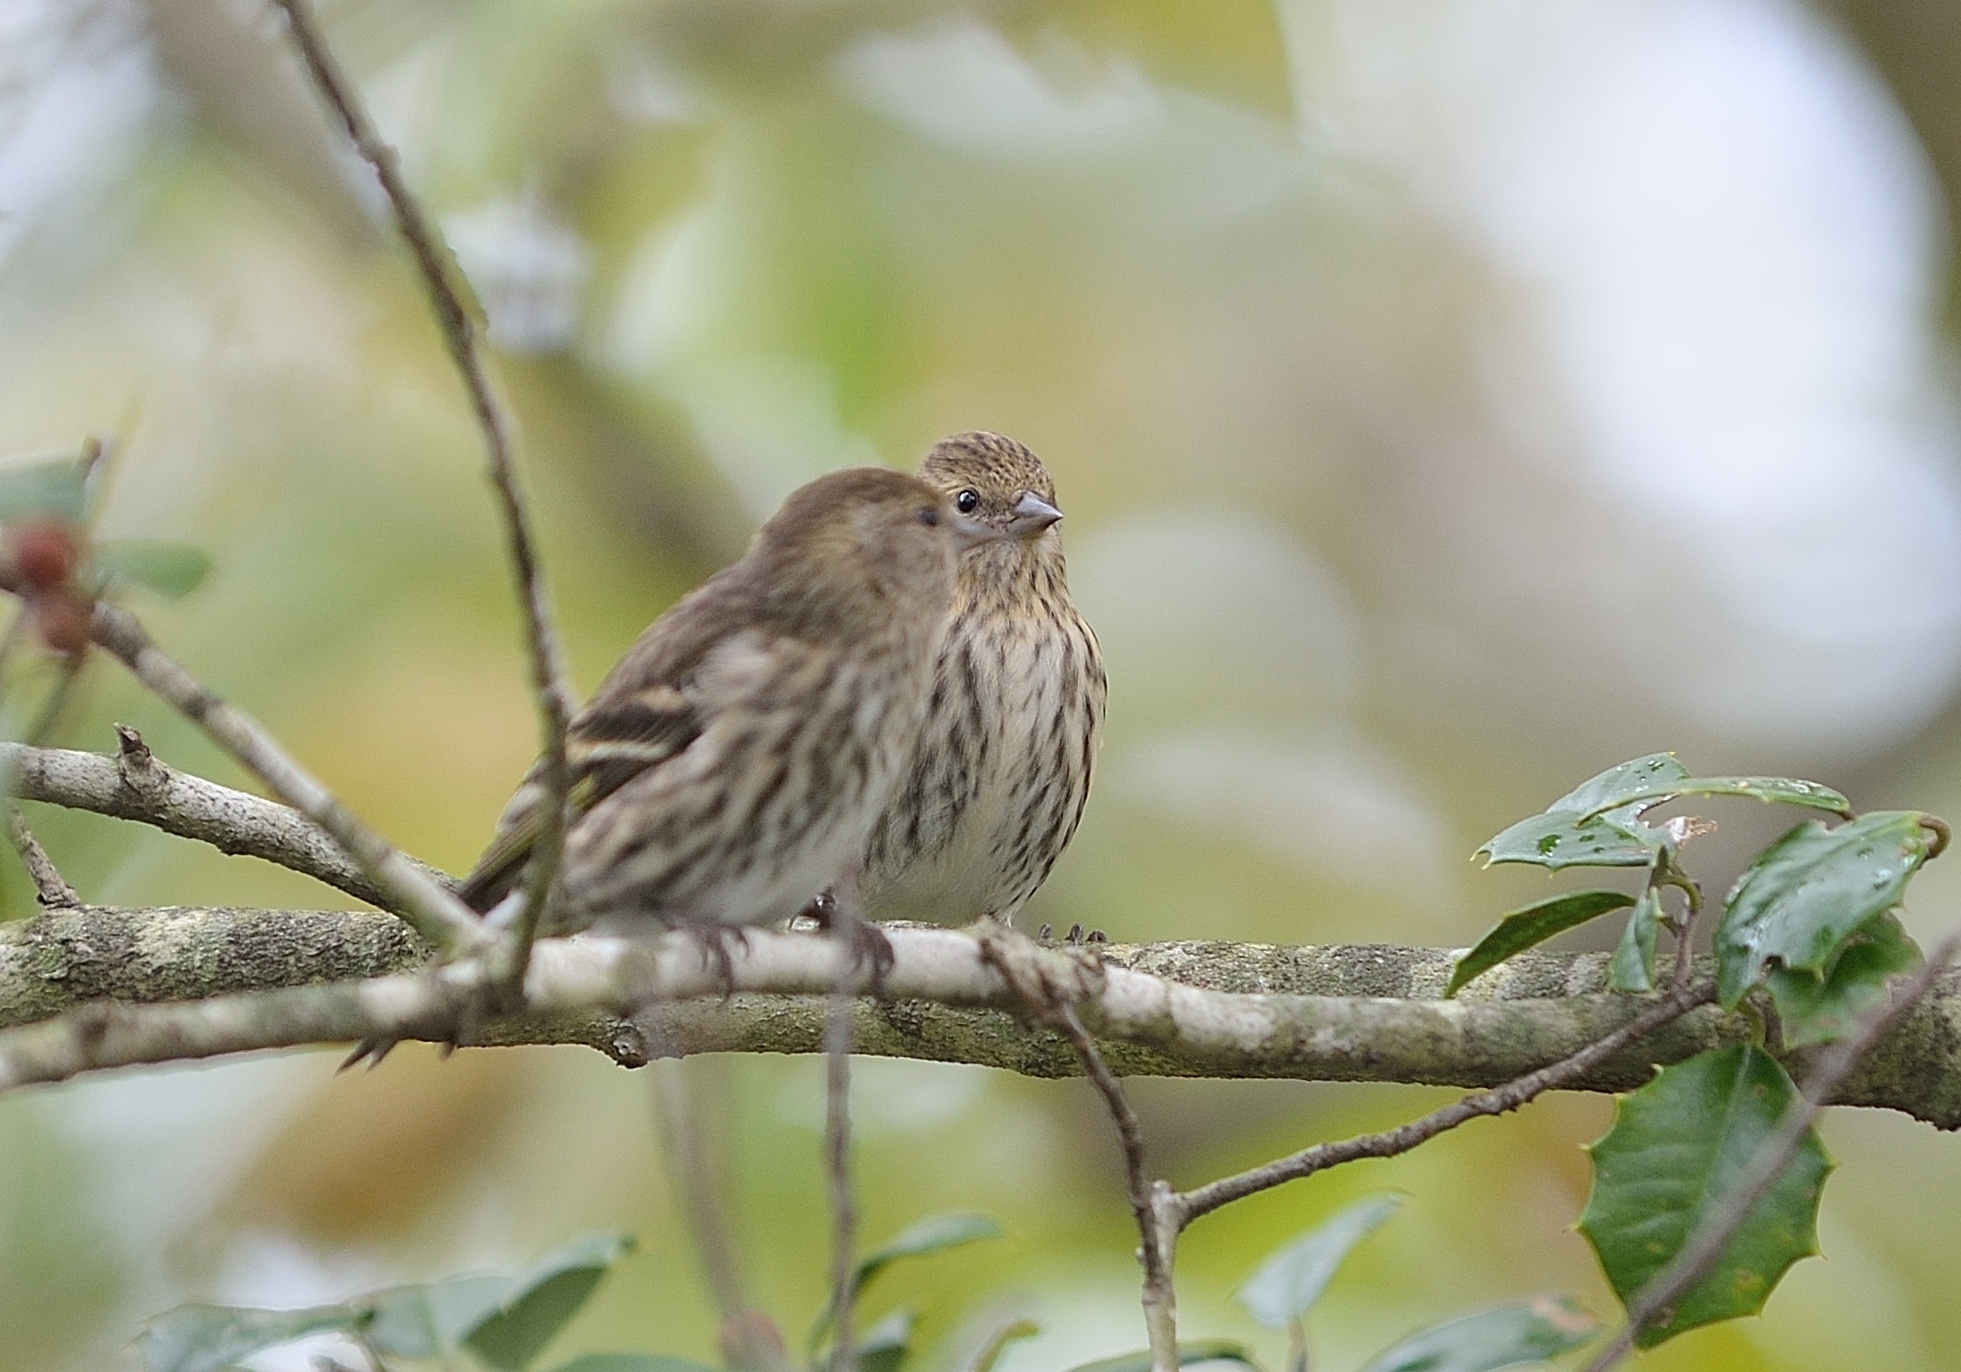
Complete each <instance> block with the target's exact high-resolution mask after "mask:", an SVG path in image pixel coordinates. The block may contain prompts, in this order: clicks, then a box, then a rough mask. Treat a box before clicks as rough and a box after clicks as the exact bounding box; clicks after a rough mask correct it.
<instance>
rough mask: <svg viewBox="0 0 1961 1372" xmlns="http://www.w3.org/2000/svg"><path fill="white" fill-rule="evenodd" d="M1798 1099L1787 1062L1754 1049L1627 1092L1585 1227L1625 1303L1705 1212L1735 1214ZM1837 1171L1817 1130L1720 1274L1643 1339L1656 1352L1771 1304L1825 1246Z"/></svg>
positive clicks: (1599, 1148) (1598, 1168) (1704, 1281)
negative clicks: (1824, 1223) (1742, 1182)
mask: <svg viewBox="0 0 1961 1372" xmlns="http://www.w3.org/2000/svg"><path fill="white" fill-rule="evenodd" d="M1797 1099H1798V1090H1797V1087H1796V1086H1795V1085H1793V1084H1792V1082H1791V1079H1790V1077H1789V1076H1788V1075H1786V1073H1785V1071H1784V1069H1783V1068H1782V1067H1781V1066H1779V1065H1778V1063H1777V1060H1776V1059H1775V1058H1773V1057H1771V1056H1770V1055H1769V1054H1768V1053H1766V1052H1764V1051H1763V1050H1762V1049H1761V1048H1757V1047H1755V1046H1754V1045H1749V1044H1739V1045H1736V1046H1734V1047H1730V1048H1719V1049H1714V1050H1712V1051H1710V1052H1707V1053H1702V1054H1699V1055H1697V1056H1696V1057H1693V1058H1690V1059H1689V1060H1688V1061H1687V1062H1682V1063H1678V1064H1676V1065H1675V1066H1672V1067H1664V1068H1662V1069H1661V1071H1660V1072H1659V1073H1657V1074H1656V1076H1655V1079H1654V1080H1653V1081H1651V1082H1649V1083H1648V1084H1647V1085H1646V1086H1644V1087H1642V1088H1641V1089H1640V1090H1638V1091H1633V1092H1630V1093H1629V1094H1627V1095H1625V1096H1622V1097H1621V1098H1620V1099H1619V1101H1618V1102H1617V1103H1616V1106H1615V1114H1614V1126H1613V1128H1612V1129H1610V1130H1609V1131H1608V1132H1607V1134H1606V1136H1605V1137H1604V1138H1602V1139H1600V1140H1599V1142H1597V1143H1595V1144H1593V1145H1592V1146H1591V1147H1590V1148H1589V1149H1588V1150H1587V1151H1588V1152H1589V1153H1590V1154H1591V1155H1592V1160H1593V1190H1592V1193H1591V1194H1590V1195H1589V1196H1588V1197H1587V1205H1586V1212H1585V1213H1584V1214H1583V1215H1581V1216H1580V1232H1581V1233H1582V1234H1584V1235H1586V1238H1587V1242H1589V1243H1591V1244H1592V1245H1593V1249H1594V1252H1595V1253H1596V1254H1597V1255H1598V1256H1599V1258H1600V1266H1601V1269H1602V1270H1603V1271H1604V1272H1605V1273H1606V1275H1607V1280H1608V1281H1609V1282H1610V1283H1611V1284H1612V1285H1613V1288H1614V1291H1615V1293H1616V1294H1617V1295H1618V1296H1619V1297H1620V1298H1621V1303H1622V1304H1623V1305H1625V1304H1626V1303H1627V1302H1628V1301H1629V1300H1631V1299H1633V1298H1634V1297H1635V1295H1636V1294H1637V1293H1638V1292H1639V1291H1640V1290H1641V1289H1642V1288H1643V1287H1644V1286H1646V1285H1647V1284H1648V1282H1650V1281H1651V1280H1653V1278H1654V1276H1655V1274H1656V1273H1658V1272H1659V1271H1661V1269H1662V1268H1663V1267H1665V1266H1667V1264H1668V1263H1669V1261H1670V1260H1671V1259H1673V1258H1674V1256H1675V1255H1676V1254H1677V1253H1678V1252H1680V1251H1681V1248H1682V1245H1683V1244H1684V1243H1685V1242H1686V1241H1687V1240H1688V1237H1689V1235H1690V1234H1691V1233H1692V1232H1694V1231H1695V1229H1696V1228H1697V1227H1698V1226H1699V1225H1700V1224H1701V1223H1702V1222H1703V1221H1704V1220H1705V1219H1708V1218H1709V1217H1710V1216H1712V1215H1715V1214H1718V1213H1721V1212H1723V1211H1724V1210H1725V1208H1726V1206H1727V1205H1728V1203H1729V1199H1730V1197H1731V1195H1732V1193H1733V1192H1734V1190H1735V1187H1736V1183H1737V1180H1738V1177H1739V1175H1740V1174H1741V1173H1742V1172H1743V1171H1744V1170H1745V1169H1746V1168H1747V1167H1748V1166H1749V1164H1750V1161H1751V1159H1752V1158H1754V1157H1755V1155H1756V1152H1757V1149H1758V1148H1759V1147H1760V1146H1762V1144H1763V1143H1764V1141H1765V1140H1766V1139H1767V1138H1769V1137H1770V1136H1771V1134H1772V1133H1773V1132H1775V1130H1776V1129H1777V1126H1778V1124H1779V1122H1780V1121H1781V1120H1782V1119H1783V1116H1784V1112H1785V1110H1786V1109H1787V1108H1789V1107H1790V1105H1791V1104H1792V1102H1794V1101H1796V1100H1797ZM1831 1167H1832V1163H1831V1159H1830V1158H1829V1157H1827V1156H1826V1154H1825V1149H1824V1146H1823V1145H1822V1144H1821V1143H1819V1141H1818V1136H1817V1134H1816V1132H1814V1131H1810V1130H1807V1131H1806V1133H1805V1136H1804V1139H1803V1141H1802V1143H1801V1144H1800V1146H1799V1148H1798V1150H1797V1152H1796V1153H1795V1154H1794V1155H1793V1156H1792V1158H1791V1160H1790V1161H1789V1163H1787V1164H1786V1165H1785V1167H1784V1170H1783V1171H1782V1172H1781V1173H1780V1174H1779V1175H1778V1177H1777V1179H1776V1180H1775V1181H1774V1182H1773V1183H1772V1184H1771V1186H1770V1188H1769V1190H1767V1191H1766V1192H1765V1193H1764V1194H1763V1195H1762V1196H1761V1197H1759V1198H1758V1200H1757V1202H1756V1204H1754V1205H1752V1206H1751V1207H1750V1209H1749V1211H1748V1212H1747V1213H1746V1214H1745V1216H1744V1218H1743V1221H1742V1223H1741V1224H1740V1225H1739V1226H1737V1229H1736V1232H1735V1233H1734V1234H1733V1235H1732V1236H1731V1237H1730V1240H1729V1242H1728V1243H1727V1244H1726V1245H1725V1246H1724V1248H1723V1251H1722V1253H1721V1254H1720V1255H1719V1256H1718V1257H1717V1258H1716V1260H1715V1261H1714V1262H1712V1263H1711V1264H1710V1265H1709V1270H1708V1271H1707V1272H1706V1273H1704V1274H1703V1276H1702V1277H1701V1278H1700V1279H1699V1280H1697V1281H1696V1282H1695V1284H1694V1285H1693V1286H1691V1287H1690V1288H1689V1289H1688V1290H1687V1291H1684V1292H1683V1293H1682V1295H1681V1297H1680V1298H1679V1299H1678V1300H1676V1301H1675V1303H1674V1304H1673V1305H1672V1306H1671V1307H1669V1308H1668V1309H1667V1310H1666V1311H1664V1312H1662V1314H1661V1315H1660V1316H1658V1317H1657V1318H1656V1319H1654V1320H1653V1321H1651V1322H1650V1323H1648V1324H1647V1325H1645V1326H1643V1327H1642V1328H1641V1329H1640V1330H1639V1331H1637V1333H1636V1337H1635V1341H1636V1343H1638V1344H1639V1345H1640V1346H1641V1347H1643V1348H1652V1347H1654V1346H1655V1345H1656V1344H1659V1343H1662V1342H1664V1341H1665V1340H1667V1339H1670V1338H1673V1337H1674V1336H1675V1335H1677V1334H1679V1333H1681V1332H1682V1331H1683V1330H1685V1329H1694V1328H1696V1327H1697V1326H1698V1325H1704V1324H1711V1323H1714V1322H1715V1321H1717V1320H1727V1319H1734V1318H1736V1317H1737V1316H1739V1315H1751V1314H1755V1313H1756V1312H1757V1311H1759V1310H1761V1309H1762V1308H1763V1304H1764V1301H1765V1300H1767V1299H1768V1298H1769V1296H1770V1293H1771V1290H1772V1288H1774V1287H1775V1286H1776V1285H1777V1282H1778V1280H1779V1279H1780V1278H1781V1277H1782V1276H1783V1275H1784V1272H1785V1270H1786V1269H1787V1268H1789V1267H1790V1265H1791V1264H1792V1263H1794V1262H1796V1261H1797V1260H1798V1259H1799V1258H1803V1257H1809V1256H1811V1255H1812V1254H1814V1253H1816V1252H1817V1251H1818V1236H1817V1228H1816V1224H1817V1217H1818V1197H1819V1194H1820V1192H1821V1190H1822V1188H1823V1186H1824V1182H1825V1175H1826V1173H1828V1172H1829V1171H1830V1170H1831Z"/></svg>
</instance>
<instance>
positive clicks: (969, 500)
mask: <svg viewBox="0 0 1961 1372" xmlns="http://www.w3.org/2000/svg"><path fill="white" fill-rule="evenodd" d="M953 508H954V509H956V510H958V511H960V513H961V514H972V513H973V512H974V511H975V510H978V509H979V508H980V492H979V491H962V492H961V493H960V494H959V495H956V496H955V497H954V498H953Z"/></svg>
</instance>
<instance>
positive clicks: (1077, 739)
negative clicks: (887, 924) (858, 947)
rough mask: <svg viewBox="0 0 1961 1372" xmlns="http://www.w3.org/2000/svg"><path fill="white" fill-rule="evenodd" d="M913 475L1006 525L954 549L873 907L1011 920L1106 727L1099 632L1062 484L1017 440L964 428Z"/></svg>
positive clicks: (867, 869) (985, 519) (1055, 848)
mask: <svg viewBox="0 0 1961 1372" xmlns="http://www.w3.org/2000/svg"><path fill="white" fill-rule="evenodd" d="M919 475H920V479H921V480H923V481H925V482H926V483H928V484H929V485H931V486H932V487H934V488H935V489H936V490H938V491H939V492H941V493H943V494H944V495H945V496H946V498H947V499H948V500H949V501H950V502H951V505H952V508H953V509H954V510H955V511H956V512H957V513H958V514H959V515H960V516H962V517H964V518H967V519H971V520H975V521H978V522H979V523H981V524H982V525H984V526H986V527H988V528H990V529H994V530H996V531H998V532H999V534H1000V535H1001V537H998V538H996V539H993V540H990V541H986V542H984V543H978V544H976V545H975V546H973V547H971V548H969V549H967V550H966V551H965V552H964V553H963V554H962V555H961V557H960V559H959V576H958V580H957V584H956V586H955V589H954V593H953V602H952V605H951V607H950V608H949V609H948V611H947V624H946V629H945V633H944V635H943V636H942V638H941V639H940V643H939V651H938V657H937V660H936V662H935V664H934V668H933V681H932V689H931V692H930V694H929V696H928V698H927V704H926V716H925V722H924V724H923V725H922V726H921V729H920V732H919V736H918V743H917V745H916V747H915V749H914V751H913V754H912V758H911V761H910V763H909V765H908V766H907V769H906V774H905V779H904V781H903V782H902V783H901V784H900V786H899V788H898V791H897V792H896V794H894V796H893V797H892V799H891V801H890V803H889V804H887V805H886V807H885V809H884V813H883V814H882V815H881V816H880V817H879V820H878V823H877V825H876V827H875V828H874V829H873V831H872V836H871V839H870V841H869V843H868V844H867V845H866V849H865V857H864V864H863V881H862V895H863V903H864V907H865V912H866V914H867V915H868V916H869V917H870V918H873V919H878V920H895V919H899V920H920V921H927V922H935V923H941V924H967V923H971V922H973V921H975V920H977V919H981V918H992V919H995V920H999V921H1001V922H1003V923H1007V924H1012V923H1013V922H1014V916H1015V915H1016V913H1017V912H1019V911H1020V910H1021V908H1022V906H1024V905H1025V904H1027V902H1028V899H1029V897H1030V896H1032V895H1034V894H1035V891H1036V889H1037V888H1038V887H1040V886H1041V884H1042V883H1043V882H1044V881H1046V880H1047V879H1048V875H1049V871H1050V869H1051V868H1053V867H1054V866H1055V861H1056V859H1057V858H1058V857H1060V856H1061V854H1062V850H1063V849H1064V848H1065V847H1067V846H1068V844H1069V840H1070V839H1071V837H1073V836H1074V834H1075V832H1076V826H1077V823H1078V821H1080V820H1081V818H1082V813H1083V805H1084V803H1085V801H1086V800H1087V799H1088V796H1089V786H1090V773H1091V771H1092V770H1093V768H1094V766H1095V762H1096V753H1097V749H1098V748H1099V747H1100V746H1101V743H1102V738H1103V712H1104V700H1105V695H1106V689H1107V688H1106V682H1105V678H1104V673H1103V656H1102V652H1101V650H1100V649H1099V648H1098V646H1097V642H1096V635H1095V633H1094V632H1092V631H1091V629H1090V627H1089V624H1088V623H1087V622H1086V621H1085V620H1084V619H1083V617H1082V615H1081V614H1079V613H1078V612H1077V610H1076V606H1075V603H1074V601H1072V600H1071V599H1070V597H1069V584H1068V581H1067V578H1066V575H1065V567H1064V560H1063V554H1062V536H1061V531H1060V530H1059V529H1057V528H1056V524H1057V523H1058V522H1059V521H1060V520H1061V519H1062V511H1061V510H1060V509H1058V508H1057V506H1056V504H1055V483H1054V481H1053V480H1052V479H1051V478H1050V476H1049V472H1048V469H1047V468H1046V467H1044V466H1043V465H1042V462H1041V459H1040V458H1038V457H1036V455H1035V454H1034V453H1033V452H1031V451H1029V449H1028V448H1026V447H1024V446H1023V445H1022V444H1020V443H1018V442H1016V441H1015V440H1014V439H1012V438H1007V437H1004V436H1002V435H1000V434H995V433H984V432H978V431H976V432H970V433H960V434H955V435H953V436H952V437H950V438H946V439H943V440H941V441H940V442H939V443H937V444H935V445H934V446H933V448H932V449H931V450H930V451H929V452H928V453H927V454H926V458H925V460H924V462H923V463H922V464H921V466H920V469H919Z"/></svg>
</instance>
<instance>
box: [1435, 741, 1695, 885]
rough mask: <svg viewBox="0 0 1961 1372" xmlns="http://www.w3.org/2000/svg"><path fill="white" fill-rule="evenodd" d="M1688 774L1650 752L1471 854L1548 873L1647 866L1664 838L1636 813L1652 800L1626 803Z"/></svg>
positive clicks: (1583, 784) (1668, 756) (1669, 758)
mask: <svg viewBox="0 0 1961 1372" xmlns="http://www.w3.org/2000/svg"><path fill="white" fill-rule="evenodd" d="M1688 775H1689V769H1688V768H1686V767H1684V766H1683V765H1682V764H1681V763H1679V762H1677V761H1676V760H1675V755H1674V754H1673V753H1650V754H1648V755H1647V756H1646V757H1637V758H1635V759H1633V760H1632V761H1629V762H1623V763H1621V764H1620V765H1619V766H1617V767H1609V768H1608V769H1607V770H1606V771H1604V772H1602V773H1601V774H1600V775H1599V776H1597V777H1592V778H1589V779H1588V780H1586V781H1583V782H1581V783H1580V784H1579V785H1578V786H1575V787H1574V788H1573V789H1572V790H1571V791H1568V792H1567V793H1566V794H1565V795H1563V796H1561V797H1560V798H1559V799H1558V800H1555V801H1554V802H1553V803H1552V804H1551V805H1549V806H1547V807H1546V809H1545V812H1544V813H1543V814H1537V815H1533V816H1532V817H1531V818H1530V819H1523V820H1520V821H1519V822H1518V823H1517V824H1514V825H1512V827H1511V828H1509V829H1507V830H1505V831H1504V832H1503V833H1501V834H1499V835H1497V836H1496V837H1495V838H1493V839H1491V840H1490V841H1489V842H1488V843H1486V844H1485V845H1484V846H1483V847H1482V848H1480V849H1478V850H1477V852H1476V853H1475V854H1473V856H1475V857H1482V858H1483V859H1484V862H1485V866H1487V867H1490V866H1494V865H1496V864H1497V863H1500V862H1526V863H1531V864H1532V865H1533V866H1535V867H1545V868H1548V869H1550V870H1553V871H1557V870H1558V869H1560V868H1562V867H1646V866H1649V865H1650V864H1651V863H1653V862H1654V860H1655V856H1656V854H1658V853H1659V852H1660V851H1661V849H1662V845H1663V844H1664V843H1665V842H1666V840H1665V838H1664V836H1663V835H1662V834H1661V833H1660V832H1659V831H1657V830H1655V829H1651V828H1649V827H1648V826H1647V825H1645V824H1643V823H1641V822H1640V819H1639V815H1640V812H1641V810H1642V809H1644V808H1646V806H1647V805H1652V804H1655V803H1656V802H1655V801H1653V800H1649V801H1646V802H1645V803H1644V804H1640V805H1632V806H1630V805H1629V803H1628V802H1629V801H1630V800H1632V799H1635V798H1637V797H1641V796H1645V795H1648V794H1650V793H1651V792H1653V791H1654V790H1655V788H1657V787H1660V786H1666V785H1669V784H1671V783H1673V782H1676V781H1683V780H1686V779H1687V778H1688Z"/></svg>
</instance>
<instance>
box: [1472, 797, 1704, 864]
mask: <svg viewBox="0 0 1961 1372" xmlns="http://www.w3.org/2000/svg"><path fill="white" fill-rule="evenodd" d="M1666 841H1667V840H1666V837H1665V836H1664V835H1663V834H1662V833H1660V832H1659V831H1658V830H1655V829H1652V828H1650V827H1649V826H1648V825H1645V824H1643V823H1641V822H1640V821H1639V820H1635V819H1632V818H1631V817H1629V816H1624V815H1622V814H1621V813H1620V812H1618V811H1616V812H1612V813H1609V814H1604V815H1596V816H1594V817H1592V818H1590V819H1589V818H1587V817H1585V816H1583V815H1581V814H1579V813H1578V812H1577V811H1573V810H1549V811H1547V812H1546V813H1545V814H1542V815H1533V816H1532V817H1531V818H1530V819H1522V820H1520V821H1519V822H1518V823H1517V824H1514V825H1513V826H1512V827H1511V828H1509V829H1507V830H1505V832H1504V833H1502V834H1499V835H1497V836H1496V837H1495V838H1493V839H1491V840H1490V841H1489V842H1487V843H1486V844H1485V845H1484V846H1483V847H1482V848H1479V849H1478V850H1477V852H1476V853H1474V854H1472V856H1474V857H1481V858H1483V859H1484V862H1485V866H1487V867H1490V866H1493V865H1495V864H1497V863H1500V862H1527V863H1530V864H1532V865H1533V866H1534V867H1544V868H1546V869H1548V870H1550V871H1555V872H1556V871H1559V870H1560V869H1561V868H1564V867H1647V866H1649V865H1651V864H1652V863H1653V862H1654V860H1655V855H1656V854H1657V853H1659V852H1660V851H1661V850H1662V846H1663V845H1664V844H1665V843H1666Z"/></svg>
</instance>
